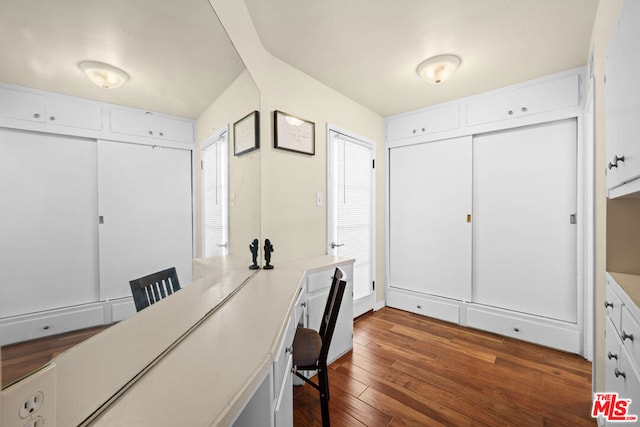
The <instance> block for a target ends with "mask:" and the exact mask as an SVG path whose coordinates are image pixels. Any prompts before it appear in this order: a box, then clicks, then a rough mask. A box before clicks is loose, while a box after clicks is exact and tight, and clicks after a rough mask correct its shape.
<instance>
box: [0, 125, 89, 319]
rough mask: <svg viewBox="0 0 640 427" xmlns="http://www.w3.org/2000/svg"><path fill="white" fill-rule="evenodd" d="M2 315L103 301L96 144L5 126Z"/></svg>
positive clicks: (0, 179) (0, 168)
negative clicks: (99, 253)
mask: <svg viewBox="0 0 640 427" xmlns="http://www.w3.org/2000/svg"><path fill="white" fill-rule="evenodd" d="M0 200H1V201H2V209H1V210H0V271H1V272H2V282H3V283H2V286H0V317H6V316H12V315H17V314H24V313H28V312H34V311H41V310H47V309H52V308H58V307H64V306H69V305H75V304H82V303H87V302H93V301H97V300H98V243H97V239H98V221H97V218H98V213H97V196H96V142H95V141H91V140H86V139H80V138H71V137H63V136H56V135H47V134H41V133H29V132H20V131H12V130H7V129H0Z"/></svg>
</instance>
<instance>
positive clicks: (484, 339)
mask: <svg viewBox="0 0 640 427" xmlns="http://www.w3.org/2000/svg"><path fill="white" fill-rule="evenodd" d="M102 329H104V327H100V328H93V329H88V330H84V331H77V332H72V333H69V334H63V335H59V336H56V337H49V338H44V339H39V340H34V341H30V342H27V343H20V344H14V345H10V346H5V347H3V348H2V370H3V371H2V383H3V385H6V384H8V383H10V382H12V381H14V380H15V379H17V378H20V377H22V376H23V375H24V374H26V373H28V372H30V371H31V370H32V369H34V368H36V367H38V366H40V365H42V364H43V363H46V362H47V361H49V360H50V359H51V357H52V356H54V355H57V354H59V353H61V352H63V351H65V350H66V349H67V348H69V347H71V346H73V345H75V344H76V343H78V342H80V341H82V340H84V339H87V338H88V337H90V336H91V335H93V334H95V333H97V332H99V331H100V330H102ZM329 382H330V387H331V400H330V402H329V403H330V410H331V422H332V425H333V426H334V427H340V426H373V427H377V426H389V427H393V426H439V425H446V426H527V427H529V426H591V427H593V426H595V425H596V423H595V421H594V420H592V419H591V417H590V415H589V414H590V409H591V364H590V363H589V362H587V361H586V360H584V359H583V358H581V357H580V356H576V355H571V354H567V353H563V352H559V351H555V350H551V349H548V348H544V347H539V346H535V345H532V344H528V343H524V342H520V341H517V340H512V339H509V338H504V337H500V336H497V335H493V334H490V333H485V332H481V331H475V330H472V329H467V328H462V327H459V326H456V325H452V324H449V323H446V322H441V321H438V320H434V319H430V318H427V317H423V316H418V315H414V314H411V313H407V312H403V311H400V310H394V309H392V308H383V309H382V310H379V311H377V312H375V313H372V314H369V315H366V316H363V317H362V318H360V319H358V320H357V321H356V323H355V325H354V349H353V351H352V352H350V353H348V354H347V355H345V356H343V357H342V358H340V359H339V360H338V361H336V362H335V363H334V364H332V365H331V366H330V369H329ZM294 424H295V426H296V427H303V426H304V427H307V426H320V425H321V417H320V402H319V398H318V394H317V391H316V390H314V389H312V388H311V387H309V386H303V387H295V388H294Z"/></svg>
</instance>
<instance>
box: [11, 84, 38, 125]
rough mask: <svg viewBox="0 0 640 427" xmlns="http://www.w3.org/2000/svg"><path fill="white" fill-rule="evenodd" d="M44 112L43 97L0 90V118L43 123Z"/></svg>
mask: <svg viewBox="0 0 640 427" xmlns="http://www.w3.org/2000/svg"><path fill="white" fill-rule="evenodd" d="M45 112H46V110H45V102H44V99H43V97H41V96H38V95H34V94H31V93H26V92H20V91H17V90H12V89H6V88H0V116H2V117H7V118H10V119H18V120H28V121H32V122H41V123H44V121H45Z"/></svg>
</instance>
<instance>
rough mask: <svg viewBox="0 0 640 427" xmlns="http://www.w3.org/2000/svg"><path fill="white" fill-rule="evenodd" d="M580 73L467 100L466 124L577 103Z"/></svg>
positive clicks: (550, 109) (497, 119) (537, 112)
mask: <svg viewBox="0 0 640 427" xmlns="http://www.w3.org/2000/svg"><path fill="white" fill-rule="evenodd" d="M579 89H580V86H579V74H572V75H569V76H565V77H561V78H557V79H554V80H549V81H545V82H541V83H537V84H533V85H530V86H525V87H521V88H518V89H509V90H504V91H500V92H497V93H491V94H488V95H482V96H479V97H472V98H470V99H469V100H468V101H467V125H469V126H474V125H479V124H482V123H490V122H496V121H499V120H505V119H511V118H514V117H523V116H528V115H532V114H539V113H543V112H547V111H554V110H559V109H561V108H568V107H574V106H576V105H578V104H579V103H580V95H579V94H580V91H579Z"/></svg>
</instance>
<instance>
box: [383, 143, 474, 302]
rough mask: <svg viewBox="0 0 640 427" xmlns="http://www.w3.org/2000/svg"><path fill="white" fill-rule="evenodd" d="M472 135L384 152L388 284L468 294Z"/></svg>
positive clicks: (460, 297)
mask: <svg viewBox="0 0 640 427" xmlns="http://www.w3.org/2000/svg"><path fill="white" fill-rule="evenodd" d="M469 214H471V137H463V138H456V139H450V140H444V141H436V142H429V143H424V144H418V145H412V146H408V147H399V148H392V149H390V150H389V285H390V286H392V287H396V288H401V289H407V290H411V291H416V292H420V293H425V294H432V295H438V296H443V297H448V298H454V299H458V300H468V299H469V298H470V296H471V224H470V223H469V222H468V220H467V216H468V215H469Z"/></svg>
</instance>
